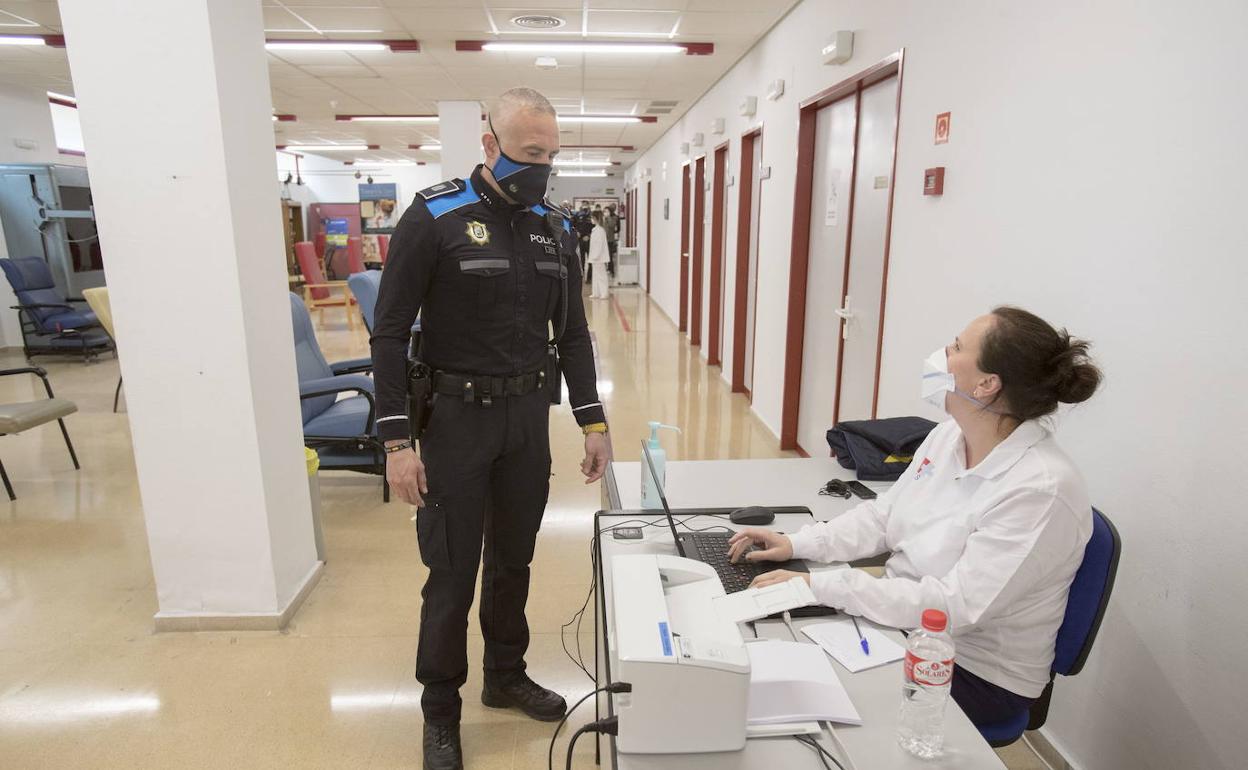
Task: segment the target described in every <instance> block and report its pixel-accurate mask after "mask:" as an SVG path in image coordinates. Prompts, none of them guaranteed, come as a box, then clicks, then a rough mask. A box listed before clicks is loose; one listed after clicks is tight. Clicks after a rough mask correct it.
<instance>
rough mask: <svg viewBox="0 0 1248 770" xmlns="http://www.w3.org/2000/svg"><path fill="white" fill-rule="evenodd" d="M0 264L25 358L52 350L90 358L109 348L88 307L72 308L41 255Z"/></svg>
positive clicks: (45, 353)
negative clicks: (12, 298)
mask: <svg viewBox="0 0 1248 770" xmlns="http://www.w3.org/2000/svg"><path fill="white" fill-rule="evenodd" d="M0 268H3V270H4V275H5V277H6V278H8V279H9V285H10V286H12V287H13V294H14V295H16V297H17V302H18V304H16V305H14V306H13V309H14V310H16V311H17V313H18V319H19V321H20V322H21V328H22V350H23V352H24V353H25V354H26V358H27V359H30V358H33V357H35V356H37V355H48V354H56V353H64V354H73V353H77V354H81V355H82V359H83V360H84V361H91V360H92V359H94V358H95V357H96V356H98V355H99V354H100V353H102V352H104V351H107V350H112V349H113V342H112V340H111V339H109V337H108V335H107V334H105V333H104V332H103V330H101V329H100V328H99V320H98V319H97V318H96V316H95V313H92V312H91V311H90V310H80V309H77V308H75V307H74V306H73V305H72V304H70V303H71V302H75V301H76V302H82V300H69V299H66V298H65V297H64V295H62V294H61V292H60V290H59V289H57V287H56V282H55V281H54V280H52V270H51V269H50V268H49V267H48V263H47V260H45V259H44V258H43V257H15V258H13V259H0Z"/></svg>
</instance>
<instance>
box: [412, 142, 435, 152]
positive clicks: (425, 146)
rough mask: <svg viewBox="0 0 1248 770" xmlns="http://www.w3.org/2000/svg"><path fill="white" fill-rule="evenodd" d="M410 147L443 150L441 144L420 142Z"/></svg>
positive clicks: (427, 150) (428, 150)
mask: <svg viewBox="0 0 1248 770" xmlns="http://www.w3.org/2000/svg"><path fill="white" fill-rule="evenodd" d="M409 147H410V145H409ZM410 149H414V150H424V151H425V152H442V145H440V144H418V145H416V146H414V147H410Z"/></svg>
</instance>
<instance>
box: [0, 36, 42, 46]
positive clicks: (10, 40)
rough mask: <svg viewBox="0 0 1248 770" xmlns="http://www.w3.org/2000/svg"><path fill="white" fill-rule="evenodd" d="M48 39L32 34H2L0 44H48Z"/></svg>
mask: <svg viewBox="0 0 1248 770" xmlns="http://www.w3.org/2000/svg"><path fill="white" fill-rule="evenodd" d="M47 44H48V41H46V40H44V39H43V38H41V37H33V36H30V35H0V45H47Z"/></svg>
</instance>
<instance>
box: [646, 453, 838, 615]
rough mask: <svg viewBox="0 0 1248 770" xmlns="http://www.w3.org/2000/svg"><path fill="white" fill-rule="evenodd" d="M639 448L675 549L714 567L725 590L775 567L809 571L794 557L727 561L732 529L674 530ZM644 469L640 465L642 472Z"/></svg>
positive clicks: (823, 611)
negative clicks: (771, 559) (669, 529)
mask: <svg viewBox="0 0 1248 770" xmlns="http://www.w3.org/2000/svg"><path fill="white" fill-rule="evenodd" d="M641 450H642V452H643V454H644V455H645V458H646V465H647V466H648V467H649V472H650V478H651V480H653V481H654V488H655V490H657V491H658V493H659V500H660V501H661V502H662V503H663V513H664V515H665V516H667V526H668V527H669V528H671V530H672V539H673V540H675V541H676V551H677V552H678V553H679V554H680V555H681V556H683V557H684V558H686V559H693V560H694V561H700V562H703V563H704V564H709V565H710V566H711V567H713V568H714V569H715V574H717V575H719V582H720V583H722V584H723V586H724V592H725V593H730V594H731V593H736V592H737V591H743V590H745V589H746V588H749V587H750V581H752V580H754V578H756V577H758V576H759V575H762V574H764V573H766V572H771V571H772V570H777V569H787V570H791V571H793V572H809V571H810V570H809V569H807V567H806V563H805V562H803V561H801V560H798V559H790V560H789V561H746V560H745V559H741V560H740V561H738V562H737V563H736V564H733V563H732V562H730V561H728V539H729V538H730V537H732V535H733V533H732V532H677V531H676V520H675V518H673V517H672V509H671V506H669V505H668V504H667V494H666V493H665V492H664V491H663V485H662V484H661V483H659V474H658V473H656V472H655V470H654V459H653V458H652V457H651V456H650V447H649V446H647V445H646V441H645V439H642V442H641ZM645 472H646V469H645V468H643V469H642V473H645ZM772 510H773V511H775V512H779V513H797V512H802V513H810V511H809V510H807V509H805V508H773V509H772ZM800 609H801V610H802V611H803V612H801V614H802V615H807V614H812V615H830V614H835V612H836V611H835V610H832V609H830V608H828V607H803V608H800ZM798 615H799V612H798V611H794V612H793V616H794V617H797V616H798Z"/></svg>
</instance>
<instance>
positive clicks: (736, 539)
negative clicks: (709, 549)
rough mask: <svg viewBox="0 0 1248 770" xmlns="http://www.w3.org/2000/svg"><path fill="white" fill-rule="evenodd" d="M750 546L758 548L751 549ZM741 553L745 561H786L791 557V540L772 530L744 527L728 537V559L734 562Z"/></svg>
mask: <svg viewBox="0 0 1248 770" xmlns="http://www.w3.org/2000/svg"><path fill="white" fill-rule="evenodd" d="M750 546H755V547H757V548H758V550H756V551H751V550H750ZM742 554H744V555H745V560H746V561H788V560H789V559H792V558H793V541H791V540H789V536H788V535H785V534H783V533H780V532H776V531H774V530H770V529H760V528H758V527H746V528H745V529H743V530H741V531H740V532H738V533H737V534H735V535H733V536H732V537H730V538H728V560H729V561H733V562H735V561H736V560H737V559H740V558H741V556H742Z"/></svg>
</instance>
